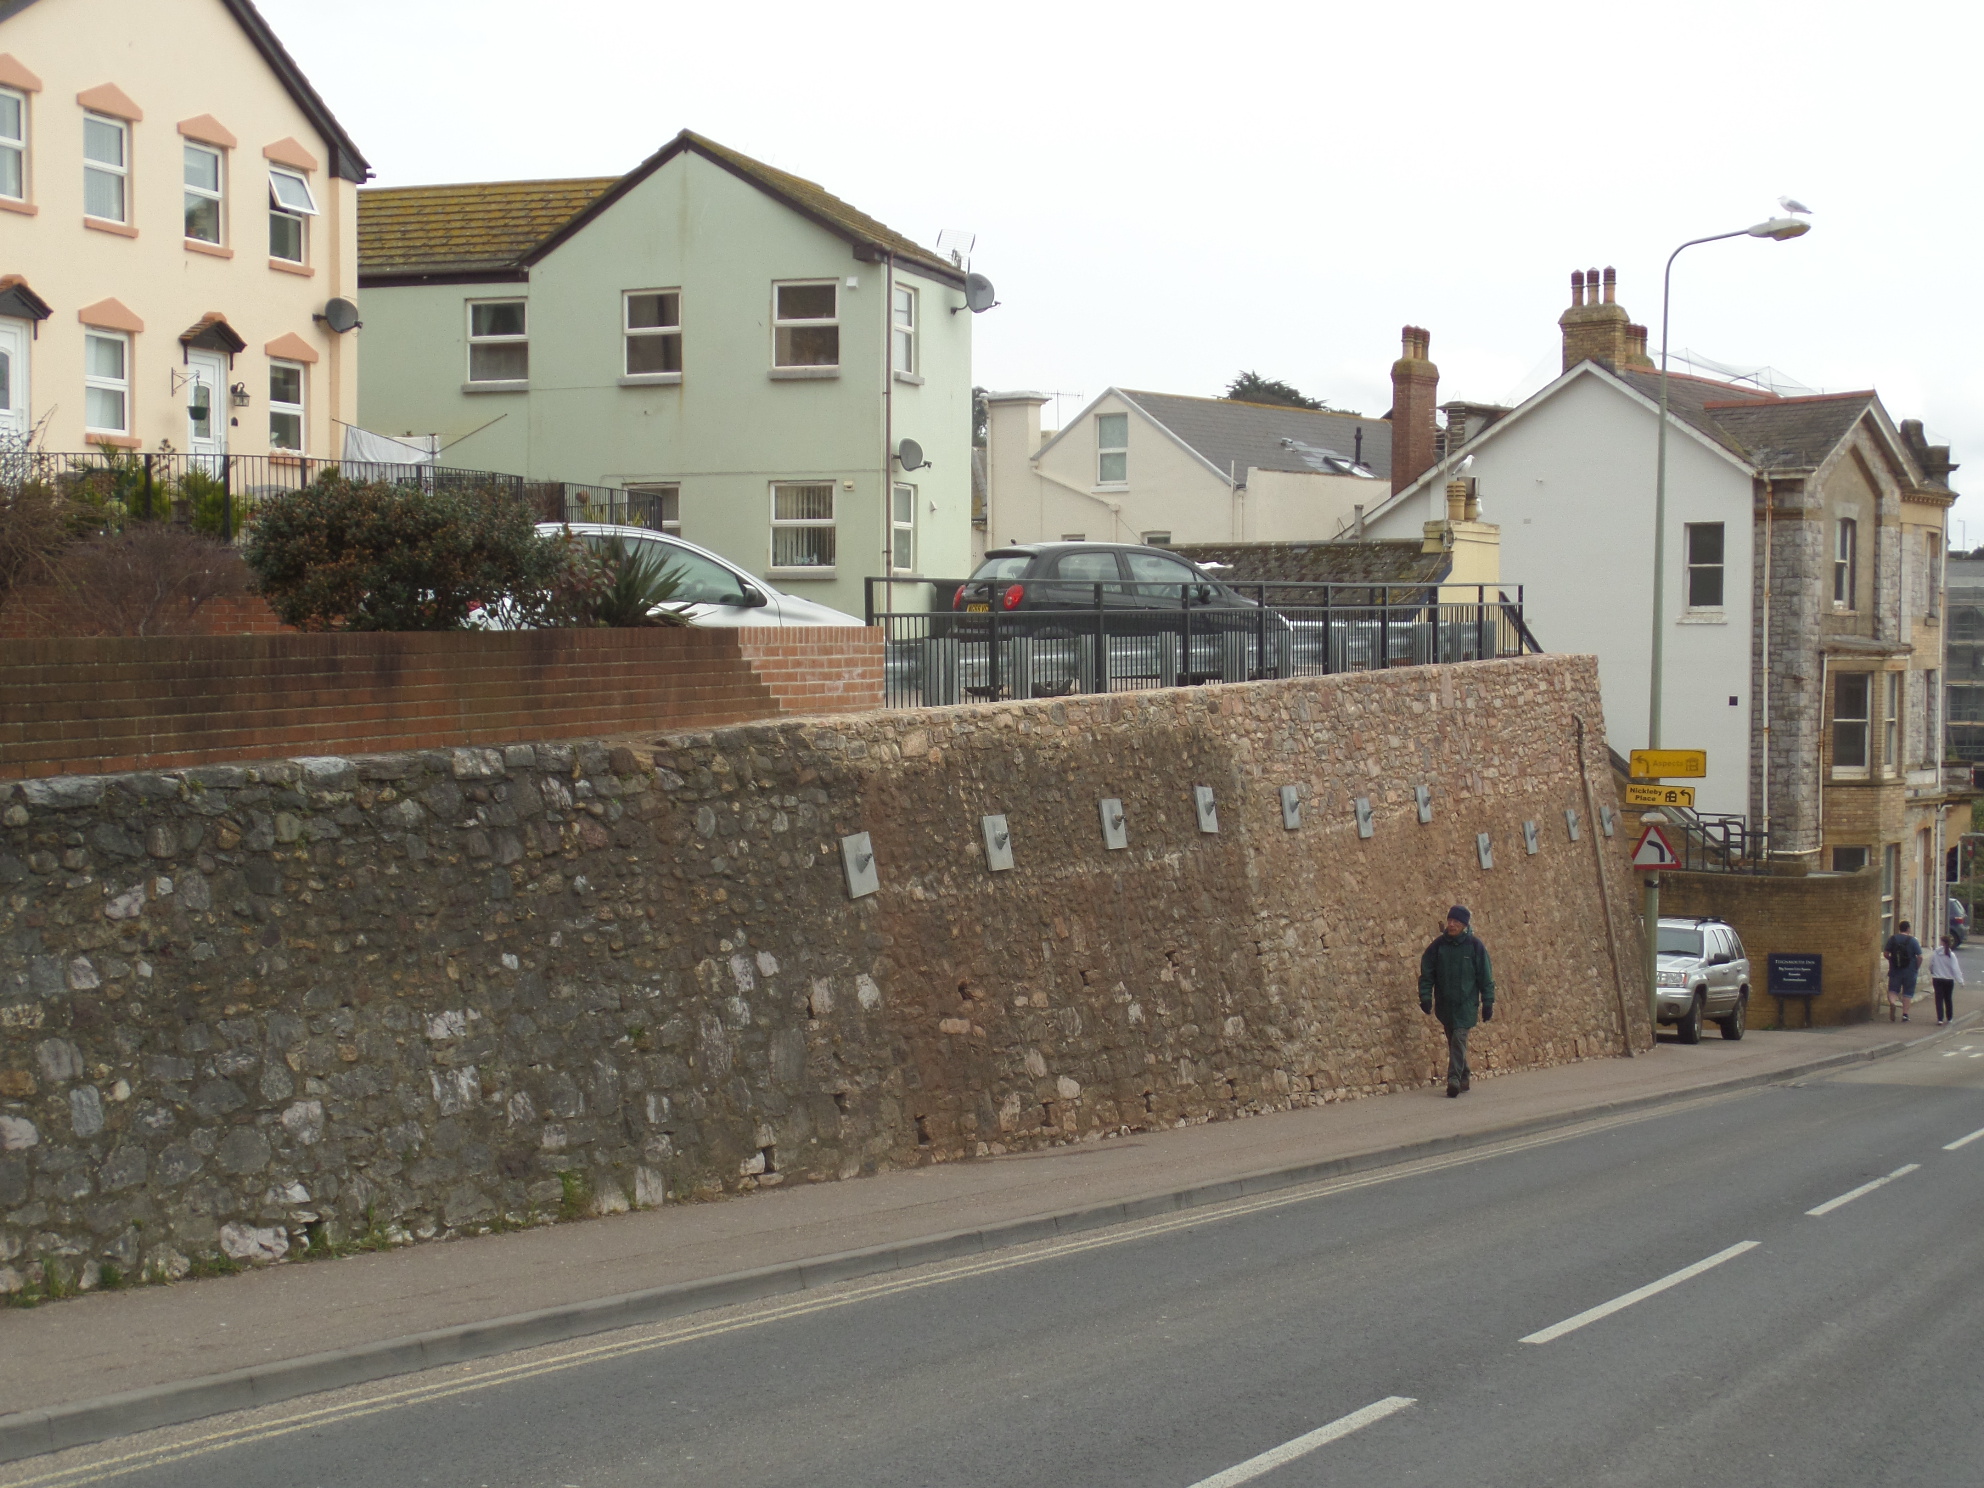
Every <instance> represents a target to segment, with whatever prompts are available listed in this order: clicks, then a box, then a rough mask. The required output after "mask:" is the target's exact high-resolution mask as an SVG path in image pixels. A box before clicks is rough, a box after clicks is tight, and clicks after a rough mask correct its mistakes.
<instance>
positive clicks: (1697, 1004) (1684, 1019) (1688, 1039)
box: [1674, 992, 1703, 1044]
mask: <svg viewBox="0 0 1984 1488" xmlns="http://www.w3.org/2000/svg"><path fill="white" fill-rule="evenodd" d="M1702 1011H1703V1009H1702V994H1701V993H1699V992H1697V993H1696V994H1695V1000H1694V1001H1693V1002H1691V1003H1689V1004H1688V1010H1687V1012H1685V1013H1683V1014H1682V1015H1681V1021H1680V1022H1679V1023H1677V1024H1675V1025H1674V1032H1675V1033H1676V1034H1678V1035H1679V1036H1680V1039H1681V1042H1682V1043H1684V1044H1699V1043H1700V1042H1701V1041H1702Z"/></svg>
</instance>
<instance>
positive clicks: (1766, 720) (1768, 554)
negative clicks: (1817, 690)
mask: <svg viewBox="0 0 1984 1488" xmlns="http://www.w3.org/2000/svg"><path fill="white" fill-rule="evenodd" d="M1776 507H1777V487H1776V486H1774V485H1773V484H1772V483H1771V482H1770V481H1768V480H1766V481H1765V482H1764V622H1763V627H1762V629H1763V647H1764V665H1763V673H1764V677H1763V697H1762V699H1761V702H1760V708H1759V711H1760V713H1761V715H1762V719H1763V736H1764V740H1763V750H1764V767H1763V802H1762V805H1763V818H1764V822H1763V825H1764V846H1765V849H1766V850H1767V851H1768V850H1769V847H1770V574H1771V559H1772V557H1773V556H1775V553H1776V549H1775V547H1774V545H1773V543H1772V538H1771V532H1772V527H1771V519H1772V517H1773V515H1774V514H1775V511H1776ZM1819 711H1820V714H1821V716H1823V714H1824V712H1825V703H1824V700H1823V699H1821V701H1820V704H1819ZM1773 856H1775V854H1773Z"/></svg>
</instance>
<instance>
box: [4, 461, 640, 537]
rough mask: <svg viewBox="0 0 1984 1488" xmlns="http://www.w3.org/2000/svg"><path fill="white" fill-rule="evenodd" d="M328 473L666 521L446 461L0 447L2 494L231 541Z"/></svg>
mask: <svg viewBox="0 0 1984 1488" xmlns="http://www.w3.org/2000/svg"><path fill="white" fill-rule="evenodd" d="M325 476H341V477H343V478H344V479H347V480H351V481H357V482H361V483H368V484H369V483H373V482H384V483H386V484H390V485H396V486H417V487H419V488H420V489H422V490H428V491H466V492H500V493H503V494H507V495H513V496H516V497H518V498H520V499H521V500H523V501H524V502H525V503H526V504H527V505H528V506H529V507H530V508H531V510H533V511H534V512H536V513H537V515H538V520H540V521H545V522H617V523H624V524H627V525H630V526H636V527H659V526H660V525H661V518H662V513H661V498H660V497H659V496H657V495H655V494H652V493H646V492H632V491H622V490H616V489H614V488H613V487H611V486H594V485H586V484H583V483H581V482H578V481H551V480H533V479H531V478H530V477H528V476H521V475H504V474H500V473H498V472H496V471H489V470H458V469H455V468H454V467H452V466H447V465H392V464H380V463H377V462H374V461H344V460H318V459H307V458H305V457H303V456H301V455H191V454H150V455H146V454H135V453H133V454H123V453H118V452H92V453H89V454H72V453H57V452H53V451H48V450H21V449H11V450H10V449H5V448H0V493H4V492H6V491H9V490H19V489H20V488H21V487H23V486H30V485H36V484H42V485H47V486H51V487H55V488H57V489H65V490H68V491H71V492H73V493H75V494H77V495H80V496H83V497H85V498H87V499H89V500H91V501H92V502H94V503H95V504H97V505H99V506H101V507H102V508H103V509H104V516H105V521H106V523H107V524H113V525H114V524H115V523H117V522H120V521H124V520H128V519H132V518H137V519H141V520H146V521H165V520H173V521H179V522H184V523H187V524H188V525H190V526H192V527H193V528H195V529H196V530H198V531H201V532H208V533H211V534H212V535H214V536H216V537H219V538H223V539H225V540H227V541H230V542H231V541H233V539H234V537H235V535H236V534H237V533H238V532H239V531H240V528H241V525H242V523H243V522H244V521H245V520H246V519H247V518H248V517H249V516H250V515H251V514H252V513H253V511H254V508H255V504H256V502H258V501H259V500H260V499H261V498H262V497H264V496H267V495H270V494H272V493H274V492H278V491H298V490H301V489H303V488H304V487H306V486H309V485H311V484H313V483H315V482H316V481H319V480H321V479H323V478H324V477H325Z"/></svg>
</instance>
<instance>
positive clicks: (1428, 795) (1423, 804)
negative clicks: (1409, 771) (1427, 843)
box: [1412, 785, 1433, 822]
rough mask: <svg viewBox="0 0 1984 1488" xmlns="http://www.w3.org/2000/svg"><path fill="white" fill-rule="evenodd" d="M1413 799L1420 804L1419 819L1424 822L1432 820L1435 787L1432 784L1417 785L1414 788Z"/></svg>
mask: <svg viewBox="0 0 1984 1488" xmlns="http://www.w3.org/2000/svg"><path fill="white" fill-rule="evenodd" d="M1412 799H1413V800H1414V801H1416V802H1418V804H1419V819H1420V820H1421V821H1422V822H1429V821H1431V820H1432V819H1433V787H1432V786H1430V785H1415V786H1414V787H1413V788H1412Z"/></svg>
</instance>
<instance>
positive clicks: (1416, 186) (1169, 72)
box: [261, 0, 1984, 546]
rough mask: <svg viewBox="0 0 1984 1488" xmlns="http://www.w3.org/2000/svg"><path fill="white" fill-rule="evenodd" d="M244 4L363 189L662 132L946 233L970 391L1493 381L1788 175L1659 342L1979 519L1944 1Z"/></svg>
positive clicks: (1971, 334)
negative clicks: (1413, 332)
mask: <svg viewBox="0 0 1984 1488" xmlns="http://www.w3.org/2000/svg"><path fill="white" fill-rule="evenodd" d="M261 7H262V9H263V11H264V12H265V13H266V14H267V15H268V17H269V19H270V20H271V21H272V22H273V23H274V25H275V26H276V28H277V30H278V31H279V32H280V33H281V35H282V36H283V38H284V40H285V42H286V43H287V45H288V46H289V47H290V49H291V51H292V52H294V53H295V55H296V57H297V58H298V60H299V61H300V62H301V63H302V65H303V67H304V69H305V70H306V71H307V72H308V73H309V75H310V77H311V78H312V80H313V81H314V82H315V83H316V84H317V87H318V89H319V91H321V92H322V93H323V95H324V97H325V98H326V100H327V101H328V102H329V103H330V105H331V107H332V109H333V110H334V111H335V112H336V113H337V114H338V116H339V118H340V119H341V120H342V121H343V122H344V124H345V126H346V128H347V129H348V130H349V131H350V132H351V134H352V136H353V137H354V138H355V139H356V140H357V142H358V144H359V147H360V148H361V149H362V150H363V151H364V152H365V153H366V155H367V157H368V158H369V159H370V160H371V162H372V164H373V166H374V168H375V169H376V170H377V172H378V180H379V182H380V183H381V184H386V185H413V184H418V183H424V182H436V181H470V180H499V179H504V178H526V177H540V176H542V177H551V176H579V175H595V174H606V173H612V172H618V171H624V170H626V169H628V168H629V167H631V166H633V165H635V164H636V163H637V162H639V161H640V160H641V159H642V158H643V157H644V156H645V155H647V154H649V153H650V152H651V151H652V150H654V149H655V148H656V147H657V146H659V145H660V144H662V143H664V142H665V141H666V140H667V139H668V138H669V137H670V136H672V135H673V134H674V133H675V132H676V131H677V130H679V129H682V128H685V127H686V128H691V129H695V130H698V131H700V132H701V133H703V134H706V135H709V136H711V137H712V138H714V139H717V140H720V141H722V142H723V143H725V144H727V145H730V146H733V147H735V148H737V149H739V150H742V151H744V152H746V153H747V154H751V155H754V156H757V157H758V158H760V159H762V160H765V161H768V162H770V163H772V164H774V165H777V166H779V167H781V168H783V169H785V170H789V171H793V172H795V173H797V174H799V175H802V176H806V177H809V178H811V179H813V180H815V181H818V182H819V183H820V184H822V185H823V186H825V187H826V188H827V189H828V190H830V191H833V192H834V193H836V194H837V195H839V196H841V197H843V198H845V199H846V200H848V201H850V202H852V203H854V204H855V205H856V206H858V207H860V208H861V209H862V210H864V211H866V212H869V213H870V214H872V215H874V216H876V217H879V218H880V219H882V220H883V221H885V222H887V223H889V224H890V225H891V226H892V227H894V228H896V229H897V230H899V231H901V232H904V233H906V234H908V235H909V236H911V237H913V238H915V239H917V240H918V241H920V242H923V243H931V242H933V241H934V240H935V238H936V235H937V232H938V230H939V229H940V228H944V227H962V228H970V229H973V230H975V231H976V232H977V233H978V246H977V252H976V255H975V257H974V261H973V267H974V268H976V269H978V270H980V271H982V272H984V273H986V274H988V275H989V276H990V277H991V278H992V279H993V281H994V282H995V284H996V285H997V286H998V291H999V297H1000V300H1001V304H1000V305H999V307H998V308H997V309H995V310H992V311H991V312H989V313H987V314H985V315H983V316H980V317H979V318H978V321H977V327H976V329H977V339H976V379H977V381H979V382H981V383H983V384H985V385H987V386H990V387H995V388H1013V387H1033V388H1040V389H1043V390H1046V391H1059V392H1067V393H1081V394H1086V395H1090V396H1093V395H1094V394H1095V393H1097V392H1100V391H1101V390H1102V389H1103V388H1104V387H1106V386H1108V385H1110V384H1111V383H1115V384H1118V385H1121V386H1125V387H1141V388H1152V389H1157V390H1160V391H1166V392H1176V393H1198V394H1206V395H1213V394H1217V393H1218V392H1219V391H1220V390H1221V389H1222V388H1223V387H1224V385H1225V384H1226V382H1227V381H1228V380H1229V379H1230V378H1231V377H1232V376H1233V374H1234V373H1235V372H1237V371H1238V370H1240V369H1241V368H1252V369H1255V370H1258V371H1259V372H1261V373H1263V374H1264V375H1267V376H1270V377H1280V378H1283V379H1285V380H1287V381H1289V382H1292V383H1294V384H1295V385H1296V386H1297V387H1299V388H1301V389H1302V390H1303V391H1305V392H1307V393H1309V394H1311V395H1312V396H1317V397H1322V398H1325V399H1327V400H1329V402H1330V403H1331V404H1332V405H1334V406H1337V407H1345V408H1353V409H1358V410H1361V411H1362V412H1364V413H1368V414H1373V415H1375V414H1381V413H1383V412H1384V411H1385V409H1386V407H1387V406H1388V405H1389V402H1390V383H1389V378H1388V374H1389V369H1390V365H1391V362H1392V360H1393V358H1395V357H1396V356H1397V355H1398V349H1399V342H1398V330H1399V327H1400V325H1401V324H1404V323H1407V322H1410V323H1412V324H1416V325H1423V326H1426V327H1427V328H1428V329H1430V330H1431V332H1432V353H1433V359H1434V361H1435V362H1437V363H1438V364H1439V367H1440V373H1441V381H1440V391H1441V395H1442V396H1443V397H1446V398H1471V399H1476V400H1482V401H1501V400H1508V399H1512V398H1516V397H1520V396H1523V395H1526V394H1528V393H1530V392H1533V391H1534V390H1535V389H1536V388H1538V387H1540V386H1541V385H1542V384H1543V383H1544V382H1545V381H1547V380H1548V378H1549V377H1550V376H1552V375H1554V373H1555V372H1556V370H1557V367H1558V361H1557V359H1558V348H1559V339H1558V332H1557V327H1556V317H1557V315H1558V314H1559V313H1560V312H1561V311H1562V310H1563V309H1564V307H1565V306H1566V305H1567V304H1568V303H1569V281H1570V273H1571V270H1572V269H1574V268H1581V267H1590V266H1594V265H1608V264H1610V265H1616V266H1617V267H1618V270H1619V298H1620V300H1621V302H1622V303H1623V304H1624V305H1625V306H1626V307H1627V309H1628V310H1630V311H1631V312H1632V314H1633V316H1634V318H1635V319H1637V320H1640V321H1642V322H1644V323H1646V324H1648V325H1650V326H1652V327H1653V328H1654V339H1655V343H1656V345H1657V343H1658V338H1659V325H1658V322H1659V315H1660V268H1661V263H1662V261H1663V260H1664V258H1665V257H1666V255H1667V253H1668V252H1669V251H1670V250H1671V249H1672V248H1673V246H1674V245H1675V244H1677V243H1679V242H1681V241H1683V240H1684V239H1687V238H1692V237H1699V236H1702V235H1704V234H1707V233H1712V232H1721V231H1725V230H1728V229H1730V228H1735V227H1741V226H1744V225H1746V224H1748V223H1750V222H1752V221H1755V220H1758V219H1760V218H1762V217H1764V216H1767V215H1770V214H1772V213H1773V212H1774V211H1775V210H1776V208H1775V202H1776V199H1777V197H1778V196H1779V195H1782V194H1789V195H1791V196H1793V197H1796V198H1798V199H1800V200H1802V201H1804V202H1805V203H1807V204H1809V205H1810V206H1811V207H1812V208H1813V217H1812V221H1813V224H1814V228H1813V231H1812V232H1811V233H1810V234H1808V235H1807V236H1806V237H1804V238H1802V239H1800V240H1798V241H1795V242H1791V243H1783V244H1779V243H1771V242H1765V241H1757V240H1751V239H1747V238H1746V239H1738V240H1736V241H1733V242H1729V243H1717V244H1711V245H1707V246H1704V247H1701V248H1696V249H1691V250H1690V251H1689V252H1688V253H1687V254H1686V255H1684V256H1683V257H1682V259H1681V261H1680V263H1679V265H1678V266H1677V268H1676V271H1675V284H1674V327H1673V341H1672V344H1673V345H1674V347H1675V348H1677V349H1679V348H1684V347H1685V348H1689V349H1692V350H1694V351H1697V352H1700V353H1702V354H1704V355H1707V356H1710V357H1713V358H1715V359H1717V360H1719V361H1722V362H1725V363H1730V364H1737V365H1744V366H1757V365H1764V364H1768V365H1770V366H1772V367H1774V368H1776V369H1778V370H1779V371H1780V372H1782V373H1783V374H1785V375H1786V376H1788V377H1790V378H1792V379H1794V380H1796V381H1797V382H1799V383H1802V384H1804V385H1806V386H1809V387H1812V388H1814V389H1819V390H1824V391H1837V390H1843V389H1849V388H1863V387H1874V388H1878V389H1879V391H1880V393H1881V396H1882V398H1883V400H1884V401H1885V403H1886V405H1887V408H1888V411H1889V412H1890V414H1891V415H1892V416H1893V417H1894V418H1895V419H1896V420H1900V419H1904V418H1920V419H1922V420H1924V422H1925V423H1926V424H1927V425H1928V427H1929V430H1930V433H1931V436H1932V438H1933V439H1935V440H1936V441H1938V442H1947V443H1949V444H1951V445H1952V446H1953V447H1954V449H1953V454H1954V457H1955V458H1956V459H1957V460H1958V461H1960V462H1963V463H1964V464H1965V465H1966V466H1967V467H1969V468H1967V469H1966V470H1964V471H1961V472H1959V473H1958V474H1957V476H1956V477H1955V481H1954V483H1955V484H1956V485H1957V486H1958V488H1959V489H1962V488H1964V487H1965V486H1970V487H1972V488H1974V489H1975V490H1976V491H1977V492H1978V494H1977V495H1975V496H1970V497H1966V498H1965V499H1963V500H1961V501H1959V502H1958V504H1957V507H1956V509H1955V511H1954V512H1953V513H1952V517H1953V519H1954V520H1953V523H1952V527H1951V535H1952V538H1953V539H1954V538H1956V537H1957V536H1958V533H1959V529H1958V527H1957V526H1956V525H1955V523H1956V521H1962V522H1964V523H1965V531H1966V533H1967V540H1968V542H1969V543H1970V544H1971V545H1973V546H1975V545H1977V544H1980V543H1984V356H1980V346H1979V339H1980V335H1979V333H1980V316H1979V313H1978V304H1979V285H1978V267H1977V259H1978V252H1977V245H1978V243H1979V242H1980V240H1984V235H1980V232H1979V227H1980V217H1984V198H1980V193H1979V180H1980V172H1979V170H1978V165H1979V154H1980V149H1979V133H1978V123H1977V107H1976V103H1975V101H1974V100H1971V99H1968V98H1967V95H1968V94H1969V92H1970V88H1971V75H1970V71H1969V70H1970V69H1971V68H1973V67H1974V64H1975V58H1976V55H1977V47H1978V42H1979V40H1980V32H1984V22H1980V20H1979V10H1978V9H1977V8H1976V7H1974V6H1971V5H1965V4H1958V3H1954V0H1947V3H1942V4H1933V5H1932V4H1927V3H1919V0H1889V3H1887V4H1884V5H1881V6H1879V7H1875V8H1870V7H1868V6H1866V5H1865V4H1853V5H1846V4H1836V3H1829V0H1800V3H1796V4H1790V3H1783V0H1779V3H1773V4H1765V3H1760V0H1717V3H1710V4H1695V3H1669V4H1666V5H1660V6H1620V5H1603V4H1591V3H1589V0H1585V3H1580V4H1576V5H1570V4H1557V3H1537V0H1529V3H1525V0H1514V3H1513V4H1510V5H1504V6H1482V5H1479V4H1467V5H1460V4H1443V3H1425V0H1421V3H1381V4H1371V3H1364V4H1359V5H1355V6H1349V5H1336V4H1321V5H1318V4H1315V3H1297V4H1254V3H1246V0H1227V3H1225V4H1222V5H1217V6H1207V7H1193V8H1192V9H1190V10H1187V9H1186V8H1184V7H1181V6H1177V5H1165V6H1158V5H1150V4H1142V5H1118V4H1111V5H1103V4H1085V3H1082V0H1068V3H1064V4H1061V5H1058V6H1040V5H1028V6H1013V7H1010V8H1000V7H995V6H966V5H939V6H908V7H900V6H899V7H884V8H881V9H876V8H872V7H843V6H833V7H823V6H820V5H817V4H813V5H790V4H750V3H736V0H733V3H730V4H715V5H695V6H683V5H672V4H655V3H653V0H564V3H562V4H558V5H546V4H544V3H543V0H529V3H526V0H475V3H469V0H339V3H337V4H326V3H324V0H261ZM1062 406H1063V409H1064V412H1065V413H1072V412H1073V411H1074V409H1075V408H1076V407H1077V406H1079V405H1078V404H1076V403H1073V402H1068V403H1064V404H1063V405H1062ZM1049 412H1050V414H1051V412H1052V410H1051V409H1050V410H1049ZM1489 516H1490V517H1491V519H1492V516H1493V513H1492V511H1491V512H1490V513H1489Z"/></svg>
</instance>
